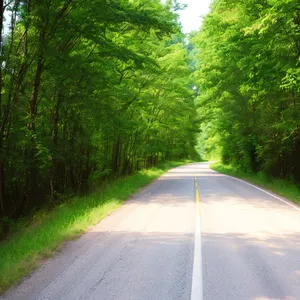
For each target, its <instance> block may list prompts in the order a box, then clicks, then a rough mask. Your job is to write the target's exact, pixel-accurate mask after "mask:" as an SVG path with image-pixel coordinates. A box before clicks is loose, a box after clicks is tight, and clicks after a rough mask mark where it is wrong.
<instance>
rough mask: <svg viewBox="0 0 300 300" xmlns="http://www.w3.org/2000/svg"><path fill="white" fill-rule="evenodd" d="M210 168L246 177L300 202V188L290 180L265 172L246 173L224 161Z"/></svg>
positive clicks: (245, 178) (247, 179) (295, 201)
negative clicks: (271, 175) (268, 174)
mask: <svg viewBox="0 0 300 300" xmlns="http://www.w3.org/2000/svg"><path fill="white" fill-rule="evenodd" d="M210 168H211V169H213V170H215V171H218V172H220V173H223V174H227V175H230V176H234V177H238V178H241V179H244V180H246V181H248V182H250V183H254V184H256V185H257V186H260V187H262V188H265V189H267V190H269V191H271V192H274V193H276V194H278V195H281V196H283V197H285V198H287V199H289V200H291V201H293V202H294V203H296V204H300V188H299V186H297V185H296V184H294V183H292V182H290V181H287V180H282V179H276V178H273V177H270V176H267V175H266V174H264V173H245V172H242V171H241V170H238V169H236V168H234V167H233V166H231V165H223V164H222V163H214V164H212V165H211V166H210Z"/></svg>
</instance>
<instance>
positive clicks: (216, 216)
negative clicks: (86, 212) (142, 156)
mask: <svg viewBox="0 0 300 300" xmlns="http://www.w3.org/2000/svg"><path fill="white" fill-rule="evenodd" d="M196 190H198V191H199V196H200V197H199V199H200V213H199V216H197V205H196V199H197V192H196ZM198 221H199V222H198ZM196 225H197V226H198V227H197V226H196ZM195 229H198V230H195ZM200 230H201V235H200ZM195 241H196V243H195ZM194 249H195V251H194ZM0 299H1V300H4V299H5V300H21V299H22V300H29V299H30V300H33V299H35V300H41V299H47V300H48V299H49V300H50V299H51V300H60V299H62V300H77V299H78V300H79V299H91V300H96V299H97V300H98V299H101V300H129V299H132V300H135V299H137V300H144V299H149V300H160V299H161V300H171V299H174V300H185V299H186V300H190V299H199V300H203V299H205V300H231V299H236V300H243V299H254V300H263V299H286V300H288V299H289V300H291V299H296V300H297V299H300V211H299V209H297V207H292V206H290V205H289V203H284V202H282V201H280V200H278V199H276V198H274V197H273V196H271V195H269V194H267V193H265V192H263V191H261V190H259V189H257V188H255V187H253V186H250V185H248V184H246V183H244V182H241V181H238V180H236V179H233V178H230V177H227V176H225V175H221V174H219V173H216V172H213V171H211V170H210V169H209V166H208V163H196V164H189V165H186V166H183V167H179V168H176V169H173V170H171V171H169V172H168V173H166V174H165V175H164V176H163V177H161V178H160V179H159V180H157V181H155V182H153V183H152V184H150V185H149V186H148V187H147V188H145V189H144V190H142V191H141V192H140V193H138V194H136V195H135V196H134V197H133V198H131V199H130V200H129V201H127V202H126V204H125V205H124V206H123V207H122V208H121V209H120V210H118V211H117V212H115V213H113V214H112V215H110V216H109V217H107V218H105V219H104V220H102V221H101V222H100V223H99V224H98V225H97V226H95V227H94V228H93V229H92V230H90V231H89V232H87V233H86V234H85V235H83V236H82V237H81V238H80V239H78V240H76V241H73V242H70V243H68V244H67V245H66V246H65V247H64V249H63V251H62V252H60V253H59V254H58V255H56V256H55V258H53V259H50V260H48V261H47V262H45V263H43V265H42V266H41V268H39V269H38V270H37V271H35V272H34V273H33V274H32V275H31V276H30V277H28V278H26V279H25V280H24V281H23V282H22V283H21V284H20V285H18V286H17V287H15V288H12V289H11V290H9V291H8V293H6V295H4V296H2V297H0Z"/></svg>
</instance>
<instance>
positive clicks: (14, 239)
mask: <svg viewBox="0 0 300 300" xmlns="http://www.w3.org/2000/svg"><path fill="white" fill-rule="evenodd" d="M188 162H190V161H181V162H168V163H164V164H162V165H160V166H158V167H155V168H152V169H149V170H142V171H139V172H137V173H135V174H133V175H131V176H128V177H126V178H122V179H119V180H116V181H113V182H111V183H109V184H106V185H105V187H104V186H102V187H101V188H99V189H98V191H96V192H94V193H92V194H90V195H89V196H86V197H81V198H79V197H77V198H73V199H71V200H70V201H68V202H67V203H64V204H62V205H60V206H58V207H56V208H55V209H53V210H52V211H50V212H49V211H41V212H39V213H38V214H36V216H35V217H34V218H33V220H32V221H31V223H30V224H29V225H27V226H26V227H24V228H22V229H20V227H21V226H20V225H18V226H17V228H19V229H18V230H17V231H16V232H15V233H14V234H13V235H11V236H10V238H9V239H8V240H6V241H3V242H2V243H1V244H0V270H1V271H0V293H3V292H4V291H5V290H6V289H7V288H8V287H10V286H11V285H13V284H15V283H17V282H18V281H19V280H20V279H21V278H22V277H24V276H25V275H27V274H29V273H30V272H31V271H32V270H33V269H34V268H36V267H37V266H39V264H40V262H41V261H42V260H43V259H45V258H47V257H51V256H52V255H53V254H54V253H55V251H56V250H57V249H58V248H59V246H60V245H61V244H62V243H63V242H64V241H67V240H70V239H73V238H76V237H78V236H79V235H80V234H82V233H83V232H85V231H86V230H88V229H89V227H91V226H93V225H95V224H97V223H98V222H99V221H100V220H101V219H103V218H104V217H105V216H107V215H109V214H110V213H112V212H113V211H115V210H116V209H118V208H119V207H120V206H121V205H122V203H123V202H124V201H125V200H126V199H128V197H129V196H130V195H132V194H133V193H134V192H136V191H137V190H138V189H140V188H141V187H144V186H145V185H147V184H149V183H150V182H151V181H152V180H154V179H156V178H158V177H159V176H161V175H162V174H163V173H165V172H166V171H167V170H169V169H171V168H173V167H177V166H180V165H184V164H186V163H188Z"/></svg>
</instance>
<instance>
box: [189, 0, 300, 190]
mask: <svg viewBox="0 0 300 300" xmlns="http://www.w3.org/2000/svg"><path fill="white" fill-rule="evenodd" d="M190 41H191V44H192V47H193V54H194V58H195V65H196V68H195V69H196V70H195V73H194V78H195V80H196V82H197V88H198V92H197V93H198V97H197V103H198V106H199V116H200V121H201V123H202V124H201V129H202V133H201V140H202V141H203V142H204V145H203V146H202V148H203V151H205V152H206V153H210V154H213V155H217V154H220V155H221V157H222V160H223V162H224V163H227V164H232V165H234V166H236V167H237V168H239V169H241V170H243V171H246V172H264V173H265V174H268V175H270V176H273V177H277V178H282V179H286V180H289V181H292V182H294V183H297V184H299V183H300V68H299V64H300V2H299V1H291V0H249V1H241V0H215V1H213V2H212V4H211V11H210V13H209V14H208V15H206V17H205V18H204V20H203V25H202V28H201V30H200V31H199V32H193V33H192V35H191V37H190Z"/></svg>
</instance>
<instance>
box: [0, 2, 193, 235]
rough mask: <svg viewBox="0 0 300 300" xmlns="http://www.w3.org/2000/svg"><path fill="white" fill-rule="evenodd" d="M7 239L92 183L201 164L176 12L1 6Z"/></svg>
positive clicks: (1, 152) (171, 8)
mask: <svg viewBox="0 0 300 300" xmlns="http://www.w3.org/2000/svg"><path fill="white" fill-rule="evenodd" d="M1 3H2V8H3V9H0V14H2V15H0V25H1V26H0V58H1V60H2V62H1V64H0V66H1V67H0V240H1V238H5V236H6V235H7V234H9V232H10V231H11V228H12V226H14V222H15V221H17V220H18V219H20V218H24V217H26V216H28V215H30V214H32V213H33V212H36V211H38V210H39V209H41V208H44V207H55V206H56V205H58V206H60V205H63V203H64V199H66V198H68V196H69V195H83V194H88V193H89V191H90V188H91V185H90V182H91V181H92V180H93V178H95V177H96V178H100V181H101V182H105V181H108V180H111V179H116V178H121V177H124V176H126V175H130V174H132V173H134V172H135V171H138V170H141V169H147V168H151V167H153V166H155V165H157V164H158V163H159V162H160V161H171V160H180V159H185V158H193V159H194V158H195V156H196V155H197V154H196V151H195V149H194V145H195V143H196V134H197V132H198V128H199V126H198V116H197V111H196V106H195V102H194V100H195V93H194V91H193V89H192V87H193V82H192V79H191V76H190V75H191V72H192V70H191V64H190V60H189V58H188V52H189V50H188V48H187V46H186V44H185V42H184V39H185V37H184V35H183V34H182V33H181V28H180V24H179V22H178V15H177V14H176V11H178V10H180V9H181V7H180V5H179V4H176V3H173V2H172V1H166V2H165V3H162V2H161V1H160V0H154V1H153V0H151V1H150V0H141V1H128V0H111V1H105V0H91V1H87V2H84V5H83V3H81V2H80V1H79V2H78V1H72V0H68V1H66V0H47V1H38V0H26V1H2V2H1Z"/></svg>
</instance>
